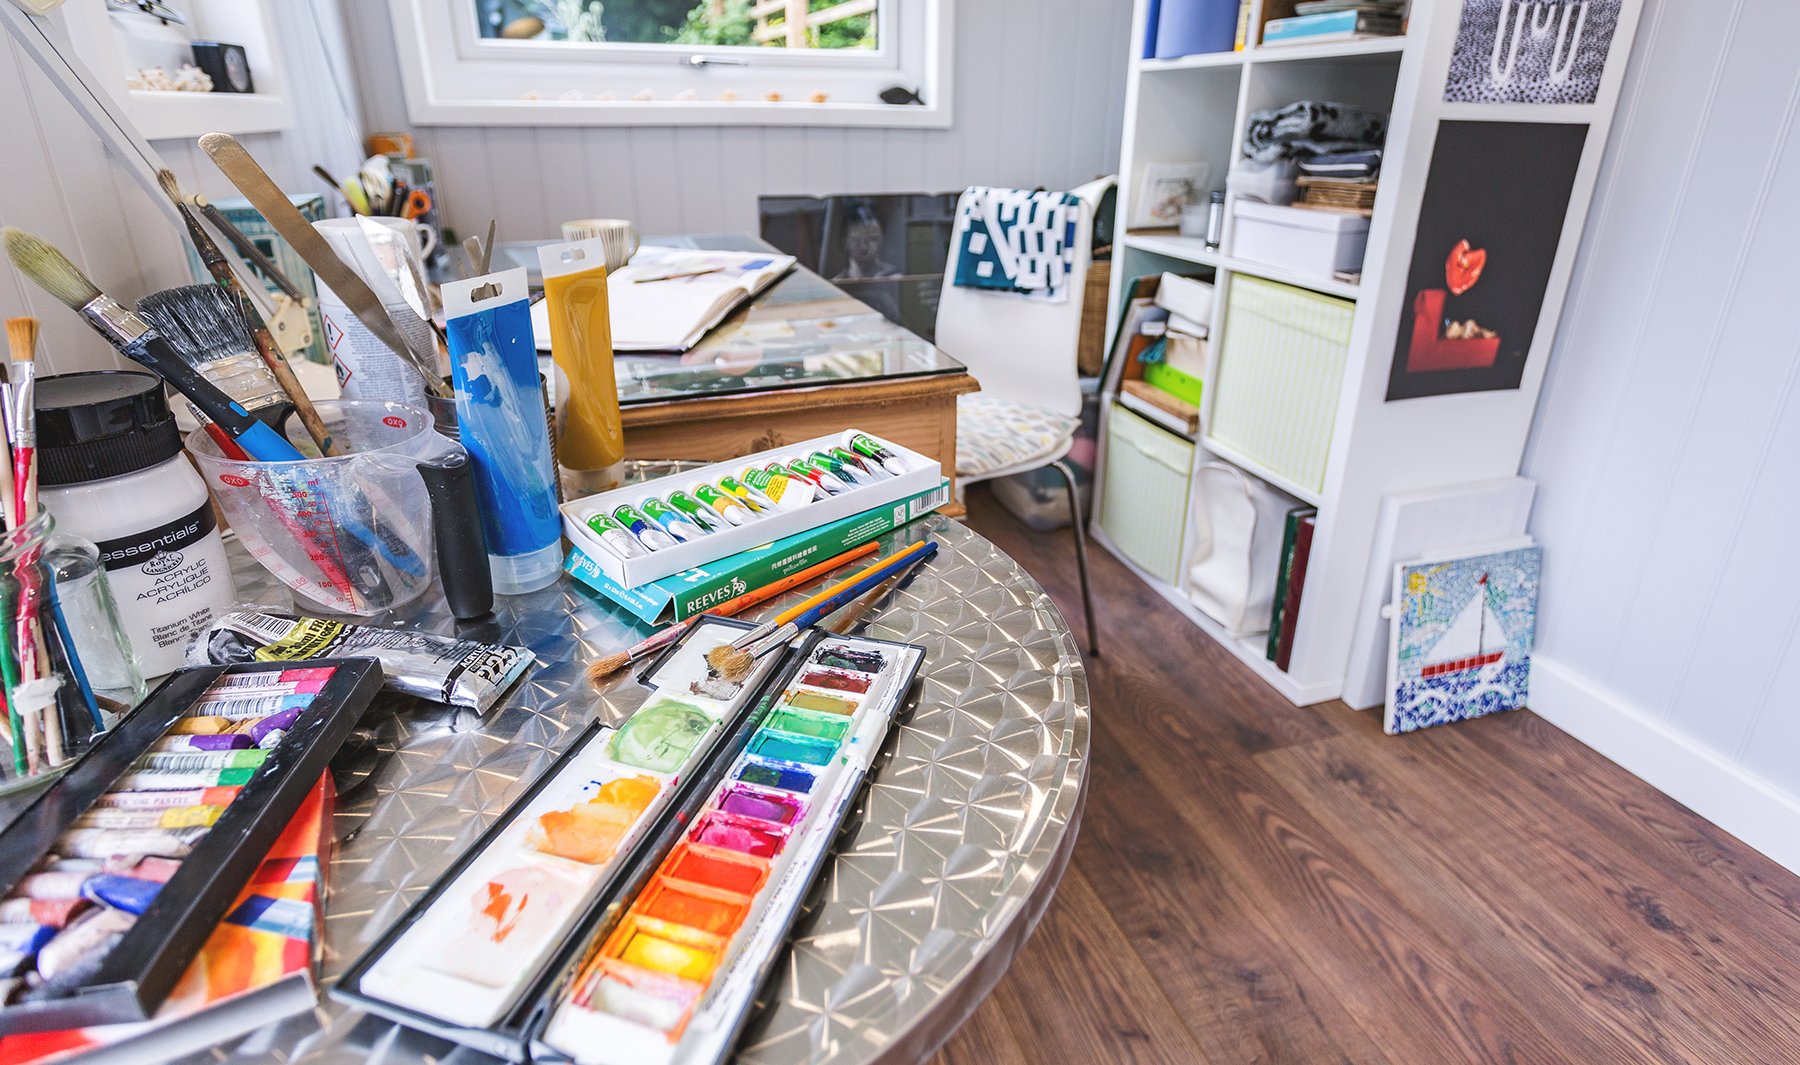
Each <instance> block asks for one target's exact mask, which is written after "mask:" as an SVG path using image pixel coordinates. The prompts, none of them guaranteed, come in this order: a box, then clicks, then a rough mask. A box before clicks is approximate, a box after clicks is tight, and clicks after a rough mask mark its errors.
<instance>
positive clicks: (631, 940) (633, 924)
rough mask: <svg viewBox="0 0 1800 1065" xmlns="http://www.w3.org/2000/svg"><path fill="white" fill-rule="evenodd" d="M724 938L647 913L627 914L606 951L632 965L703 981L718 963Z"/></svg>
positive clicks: (702, 982)
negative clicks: (659, 918)
mask: <svg viewBox="0 0 1800 1065" xmlns="http://www.w3.org/2000/svg"><path fill="white" fill-rule="evenodd" d="M724 949H725V940H724V939H722V938H721V937H719V936H715V935H708V934H707V933H705V932H702V931H700V930H699V929H696V928H688V927H686V926H685V925H678V924H675V923H673V922H671V921H662V920H658V919H657V918H654V917H650V916H647V915H645V914H638V913H632V914H627V915H626V916H625V920H623V921H622V922H620V924H619V927H618V929H617V930H615V931H614V932H613V934H612V938H611V939H609V940H607V943H606V950H605V954H606V956H607V957H610V958H617V959H619V960H620V961H622V962H625V963H626V964H629V965H635V966H637V967H638V968H640V969H649V970H650V971H651V972H658V973H664V974H667V975H669V976H674V977H679V978H681V979H683V980H692V981H694V982H695V983H699V984H704V983H706V982H707V981H709V980H711V979H712V974H713V970H714V969H717V968H718V966H719V954H720V952H722V951H723V950H724Z"/></svg>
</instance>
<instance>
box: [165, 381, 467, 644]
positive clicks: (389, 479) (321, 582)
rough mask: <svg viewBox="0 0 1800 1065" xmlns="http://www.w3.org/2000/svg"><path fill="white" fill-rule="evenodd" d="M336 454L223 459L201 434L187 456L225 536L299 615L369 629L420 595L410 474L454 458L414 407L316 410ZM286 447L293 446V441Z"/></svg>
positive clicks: (424, 535)
mask: <svg viewBox="0 0 1800 1065" xmlns="http://www.w3.org/2000/svg"><path fill="white" fill-rule="evenodd" d="M318 408H319V415H320V417H322V418H324V419H325V424H326V426H327V427H328V428H329V429H330V431H331V434H332V436H333V438H334V439H336V440H337V442H338V443H339V444H340V445H342V447H343V451H344V453H343V454H341V455H337V456H334V457H331V458H317V459H303V460H301V461H298V462H254V461H250V462H242V461H237V460H234V459H228V458H225V457H224V456H223V455H221V454H220V453H219V449H218V446H217V445H216V444H215V443H214V442H213V440H212V438H211V437H209V436H207V435H206V433H205V432H204V431H202V430H196V431H194V432H193V433H190V434H189V435H188V438H187V449H188V452H189V453H190V454H191V455H193V457H194V461H195V463H196V464H197V465H198V466H199V467H200V474H201V476H202V477H204V478H205V479H206V484H207V487H208V488H210V489H212V492H213V498H214V499H216V500H217V501H218V503H219V509H220V510H222V511H223V512H224V514H225V517H226V520H227V521H229V522H230V523H231V527H232V528H233V529H235V530H237V534H238V536H239V538H241V539H242V540H243V541H244V545H245V546H246V547H248V548H249V549H250V553H251V554H252V555H253V556H255V558H256V560H257V561H258V562H260V563H261V564H262V565H263V567H264V568H265V569H267V570H268V571H269V572H270V573H273V574H274V575H275V576H277V577H279V578H280V579H281V580H282V582H283V583H284V584H286V585H287V586H288V587H289V588H291V589H293V590H294V592H295V594H296V595H297V596H299V597H301V598H303V599H304V600H306V604H305V605H307V606H312V607H316V608H317V609H319V610H323V611H326V612H329V613H335V614H348V615H353V616H357V617H368V616H370V615H374V614H379V613H382V612H383V611H386V610H390V609H392V608H394V607H397V606H401V605H403V604H405V603H409V602H411V601H412V600H414V599H416V598H418V596H419V595H420V594H421V593H422V592H424V591H425V590H426V589H427V588H428V587H430V585H431V571H432V567H431V557H432V556H431V552H432V543H433V541H432V530H431V504H430V500H429V497H428V496H427V495H426V492H425V483H424V482H423V481H422V480H420V479H419V469H418V467H419V464H420V463H421V462H427V461H430V460H432V459H436V458H438V457H440V456H442V455H444V454H445V453H446V452H449V451H452V450H455V448H456V446H457V445H456V444H454V443H452V442H451V441H450V440H448V439H446V438H444V437H443V436H440V435H439V434H438V433H437V432H436V431H435V430H434V429H433V427H432V419H431V415H430V414H429V413H428V412H427V411H426V410H425V409H424V408H422V407H414V406H408V405H406V404H403V403H387V402H381V401H376V400H338V401H335V402H328V403H320V404H318ZM299 432H300V429H299V427H298V423H297V420H296V424H295V426H294V427H293V429H292V432H290V437H291V438H293V439H294V440H295V441H296V444H299V442H300V437H299V436H295V435H294V434H296V433H299Z"/></svg>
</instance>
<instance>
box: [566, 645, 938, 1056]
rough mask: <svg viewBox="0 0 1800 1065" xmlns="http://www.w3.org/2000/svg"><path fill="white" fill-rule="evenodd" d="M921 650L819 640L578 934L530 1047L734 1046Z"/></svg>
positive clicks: (606, 1050)
mask: <svg viewBox="0 0 1800 1065" xmlns="http://www.w3.org/2000/svg"><path fill="white" fill-rule="evenodd" d="M923 656H924V652H923V650H922V649H921V648H918V647H916V646H912V645H909V644H897V643H889V642H885V641H878V640H865V639H859V638H855V637H838V636H817V635H815V637H814V638H813V639H812V640H811V642H810V644H809V645H807V646H805V651H804V657H803V658H801V659H800V660H799V661H798V662H797V663H795V664H792V665H791V666H789V668H787V669H786V670H784V673H783V675H782V676H781V678H780V683H779V685H778V686H777V689H776V690H777V691H778V692H779V694H772V697H771V698H770V699H769V700H768V702H767V704H766V706H765V708H764V712H763V713H762V714H760V715H759V718H760V719H759V720H758V722H757V727H756V730H755V732H754V733H753V734H751V736H750V737H749V742H748V743H746V744H745V745H744V747H743V749H742V750H740V751H738V752H736V753H735V754H734V755H733V757H732V758H731V760H730V762H729V768H728V769H727V771H726V772H725V773H723V774H722V775H720V776H719V779H718V780H717V782H716V783H714V784H713V786H712V787H711V789H710V790H709V791H708V793H707V796H706V800H705V802H704V803H703V804H701V806H700V808H699V810H698V812H697V814H696V816H694V817H693V818H692V819H691V820H690V821H689V822H688V823H687V824H686V825H685V826H684V829H685V831H684V832H683V833H682V835H681V837H680V839H679V840H678V842H676V844H675V846H674V847H673V849H672V850H670V852H669V853H668V854H667V855H666V856H665V857H664V858H663V859H662V860H661V862H660V863H659V864H658V865H657V867H656V870H655V872H654V874H652V875H651V876H650V877H649V878H648V879H647V881H646V882H645V883H644V884H643V886H642V887H641V888H640V889H639V890H637V891H636V892H635V893H634V895H633V897H632V898H631V899H630V900H629V903H628V905H626V906H624V908H623V910H624V912H623V914H622V916H620V917H619V918H618V919H617V920H616V921H615V922H612V923H610V924H609V925H604V926H602V927H600V928H597V929H596V931H595V932H594V933H593V934H592V935H590V937H589V943H588V946H587V948H586V950H585V951H584V958H583V961H582V964H581V966H580V967H579V969H578V970H577V972H576V974H575V977H574V979H572V980H570V981H569V982H568V983H567V984H566V985H565V986H564V987H563V988H562V990H561V993H560V994H559V996H558V999H557V1001H556V1004H555V1006H554V1008H553V1009H552V1011H551V1012H550V1014H549V1019H548V1022H547V1023H546V1025H545V1026H544V1029H543V1031H542V1033H541V1034H540V1035H538V1036H537V1038H536V1040H535V1042H534V1046H533V1048H532V1057H533V1059H534V1060H568V1061H575V1062H580V1063H583V1065H700V1063H712V1062H718V1061H721V1060H723V1059H724V1058H725V1056H726V1055H727V1054H728V1053H729V1052H730V1050H731V1047H732V1044H733V1043H734V1042H735V1041H736V1039H737V1036H738V1032H739V1031H740V1030H741V1028H742V1027H743V1025H744V1022H745V1021H746V1020H747V1019H748V1018H749V1015H750V1010H751V1007H752V1005H753V1004H754V1003H755V1000H756V996H757V992H758V990H759V989H760V988H761V987H762V986H763V984H764V982H765V981H766V979H767V978H768V976H769V973H770V972H771V970H772V969H773V967H774V965H775V963H776V962H777V961H779V960H780V958H781V955H782V951H783V949H784V948H785V946H786V943H787V940H788V936H789V933H790V932H791V931H792V928H793V924H794V921H795V919H796V918H797V917H798V915H799V913H800V910H801V907H802V904H803V903H804V902H805V901H806V898H807V896H808V894H809V893H810V891H811V890H812V887H813V884H814V883H815V881H816V880H817V879H818V877H819V874H820V872H821V871H822V870H823V869H824V867H825V865H826V862H827V860H828V859H829V857H830V853H831V847H832V844H833V842H834V841H835V840H836V839H837V836H838V832H839V830H840V829H841V828H842V826H843V823H844V820H845V818H846V817H847V815H848V814H849V812H850V810H851V808H852V806H853V804H854V802H855V799H856V797H857V795H858V794H859V793H860V792H861V790H862V785H863V782H864V780H865V779H866V777H867V775H868V772H869V768H870V766H871V764H872V763H873V762H874V760H875V757H876V755H877V754H878V753H879V752H880V750H881V747H882V742H883V740H884V739H885V738H886V736H887V733H888V729H889V727H890V726H891V725H892V723H893V720H894V717H895V715H896V713H897V712H898V711H899V709H900V707H901V706H902V705H903V703H904V701H905V698H906V693H907V691H908V689H909V688H910V687H911V685H912V681H913V678H914V676H915V675H916V674H917V672H918V668H919V663H920V661H921V659H922V658H923Z"/></svg>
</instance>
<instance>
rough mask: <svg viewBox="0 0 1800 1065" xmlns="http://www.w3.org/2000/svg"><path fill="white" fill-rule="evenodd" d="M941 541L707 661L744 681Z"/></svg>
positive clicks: (911, 551) (845, 584) (876, 568)
mask: <svg viewBox="0 0 1800 1065" xmlns="http://www.w3.org/2000/svg"><path fill="white" fill-rule="evenodd" d="M937 549H938V545H937V541H936V540H928V541H922V542H920V543H918V544H915V545H914V546H913V547H911V548H908V549H907V550H905V551H902V552H901V553H899V554H897V555H892V556H890V557H888V558H886V559H883V560H882V561H881V562H878V563H876V564H875V565H873V566H870V567H869V568H868V569H866V570H863V571H862V572H861V573H858V574H857V575H856V576H854V577H851V578H850V579H848V580H845V581H841V582H839V583H838V584H835V585H833V586H832V587H830V588H828V589H826V590H825V591H824V592H821V593H820V594H819V595H816V596H814V597H813V598H811V599H809V600H807V601H806V603H804V604H801V607H800V608H799V613H797V614H794V615H793V616H792V617H790V618H789V619H788V620H787V621H785V622H783V623H781V624H780V625H779V626H777V627H776V628H775V629H774V631H772V632H770V633H769V634H767V635H766V636H763V637H761V638H760V639H757V640H756V641H754V642H751V643H749V644H739V643H738V642H737V641H733V642H732V643H729V644H724V645H722V646H719V647H715V648H713V649H712V650H711V651H709V652H707V655H706V662H707V665H709V666H711V667H712V668H713V669H715V670H717V671H718V673H719V675H720V676H721V677H724V678H725V679H726V680H727V681H729V682H731V683H733V684H741V683H743V681H744V678H746V677H748V676H749V675H750V671H751V670H752V669H753V668H755V665H756V660H757V659H758V658H761V657H762V656H763V655H766V654H768V653H769V652H770V651H773V650H775V649H776V648H777V647H780V646H782V645H783V644H785V643H787V642H789V641H791V640H792V639H793V638H794V637H796V636H798V635H799V634H800V633H801V632H802V631H803V630H805V629H807V628H810V627H811V626H813V625H815V624H817V623H818V622H819V620H820V619H822V618H824V617H825V616H826V615H828V614H830V613H832V612H833V611H835V610H837V609H838V608H839V607H842V606H844V605H845V604H847V603H849V602H850V601H851V600H852V599H855V598H857V597H858V596H860V595H863V594H864V593H866V592H868V591H869V590H870V589H872V588H874V587H875V586H876V585H878V584H880V583H882V582H883V581H885V580H887V579H888V578H890V577H896V576H899V575H900V574H903V573H905V572H906V571H907V570H909V569H911V568H912V567H913V566H916V565H918V564H919V563H921V562H923V561H925V560H926V559H928V558H930V557H931V556H933V555H935V554H937Z"/></svg>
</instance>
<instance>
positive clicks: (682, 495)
mask: <svg viewBox="0 0 1800 1065" xmlns="http://www.w3.org/2000/svg"><path fill="white" fill-rule="evenodd" d="M669 506H671V507H673V508H674V509H675V511H676V512H677V513H679V514H681V515H682V516H684V517H686V518H687V520H689V521H691V522H693V523H694V524H695V525H698V526H700V527H701V528H702V529H705V530H706V531H707V532H718V531H719V530H720V529H723V528H726V527H727V522H726V521H725V519H724V518H721V517H719V512H718V511H716V510H714V509H712V508H711V507H708V506H706V505H705V504H703V503H701V502H700V501H699V500H698V499H695V498H694V497H693V496H691V495H688V494H687V493H686V492H670V493H669Z"/></svg>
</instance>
